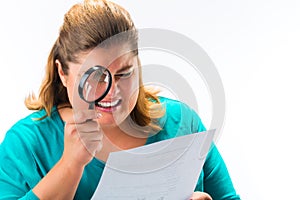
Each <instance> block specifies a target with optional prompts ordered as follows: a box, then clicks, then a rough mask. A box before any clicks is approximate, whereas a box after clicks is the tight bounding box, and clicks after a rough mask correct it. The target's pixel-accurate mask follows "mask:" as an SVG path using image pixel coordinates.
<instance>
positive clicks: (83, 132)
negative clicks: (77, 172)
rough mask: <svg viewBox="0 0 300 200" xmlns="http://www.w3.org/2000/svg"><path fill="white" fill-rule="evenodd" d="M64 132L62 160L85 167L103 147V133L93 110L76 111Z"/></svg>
mask: <svg viewBox="0 0 300 200" xmlns="http://www.w3.org/2000/svg"><path fill="white" fill-rule="evenodd" d="M64 134H65V136H64V143H65V144H64V153H63V156H62V160H63V161H67V162H68V163H69V164H74V165H75V166H79V167H80V166H83V167H84V166H85V165H86V164H88V163H89V162H90V161H91V160H92V158H93V156H95V154H96V152H97V151H100V150H101V148H102V138H103V133H102V131H101V129H100V127H99V125H98V123H97V121H96V116H95V111H93V110H87V111H84V112H83V111H80V112H77V113H74V115H73V119H69V122H66V125H65V133H64Z"/></svg>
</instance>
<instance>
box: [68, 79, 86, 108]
mask: <svg viewBox="0 0 300 200" xmlns="http://www.w3.org/2000/svg"><path fill="white" fill-rule="evenodd" d="M67 91H68V97H69V100H70V103H71V105H72V107H73V108H74V109H77V110H81V109H84V108H87V107H88V104H87V103H86V102H85V101H83V100H82V99H81V98H80V96H79V93H78V85H77V86H76V80H74V79H73V78H70V79H69V80H68V83H67Z"/></svg>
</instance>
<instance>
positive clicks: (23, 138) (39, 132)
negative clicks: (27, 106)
mask: <svg viewBox="0 0 300 200" xmlns="http://www.w3.org/2000/svg"><path fill="white" fill-rule="evenodd" d="M45 115H46V112H45V110H40V111H35V112H33V113H31V114H29V115H28V116H26V117H24V118H22V119H20V120H19V121H18V122H16V123H15V124H14V125H13V126H12V127H11V128H10V129H9V130H8V131H7V132H6V135H5V137H4V140H3V142H2V144H1V147H2V146H5V147H11V146H19V147H21V146H24V145H27V144H31V145H35V144H36V142H37V141H42V140H41V139H43V138H45V134H46V133H49V132H53V130H54V129H53V128H55V127H58V126H59V125H62V124H63V122H62V121H61V120H60V117H59V114H58V112H57V109H56V108H54V109H53V110H52V115H51V117H46V118H44V119H42V120H39V118H42V117H44V116H45ZM60 121H61V122H60ZM60 123H61V124H60Z"/></svg>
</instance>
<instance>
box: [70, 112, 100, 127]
mask: <svg viewBox="0 0 300 200" xmlns="http://www.w3.org/2000/svg"><path fill="white" fill-rule="evenodd" d="M97 118H98V115H97V112H96V111H95V110H80V111H75V112H73V119H70V121H69V122H68V123H76V124H81V123H85V122H87V121H91V120H93V119H97Z"/></svg>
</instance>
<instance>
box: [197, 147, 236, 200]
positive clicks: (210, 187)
mask: <svg viewBox="0 0 300 200" xmlns="http://www.w3.org/2000/svg"><path fill="white" fill-rule="evenodd" d="M203 173H204V180H203V182H204V192H207V193H208V194H210V195H211V197H212V198H213V199H219V200H222V199H226V200H238V199H240V197H239V195H237V194H236V191H235V189H234V187H233V184H232V181H231V178H230V175H229V173H228V170H227V167H226V165H225V162H224V160H223V159H222V157H221V155H220V153H219V151H218V149H217V147H216V146H215V145H214V144H213V145H212V147H211V149H210V151H209V153H208V154H207V157H206V160H205V163H204V166H203Z"/></svg>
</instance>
